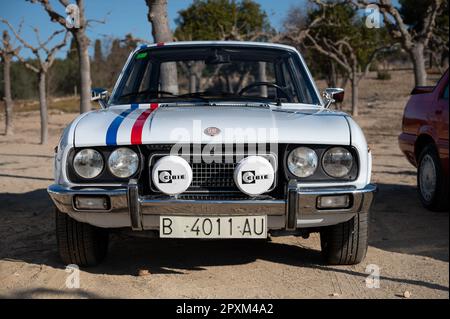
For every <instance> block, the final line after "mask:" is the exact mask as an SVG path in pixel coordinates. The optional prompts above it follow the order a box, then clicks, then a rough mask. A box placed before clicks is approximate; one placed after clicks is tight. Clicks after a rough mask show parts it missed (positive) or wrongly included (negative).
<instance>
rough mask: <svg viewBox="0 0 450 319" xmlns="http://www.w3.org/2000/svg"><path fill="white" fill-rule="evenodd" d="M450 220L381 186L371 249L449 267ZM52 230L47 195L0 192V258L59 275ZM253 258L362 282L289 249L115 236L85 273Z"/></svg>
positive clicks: (399, 189)
mask: <svg viewBox="0 0 450 319" xmlns="http://www.w3.org/2000/svg"><path fill="white" fill-rule="evenodd" d="M448 219H449V216H448V213H445V212H444V213H433V212H430V211H427V210H425V209H423V208H422V206H421V205H420V202H419V200H418V198H417V195H416V190H415V188H414V187H411V186H402V185H390V184H381V185H379V193H378V194H377V196H376V200H375V204H374V206H373V209H372V214H371V231H370V238H371V240H370V245H371V246H373V247H376V248H379V249H382V250H385V251H391V252H398V253H404V254H413V255H421V256H427V257H431V258H435V259H439V260H443V261H448V241H449V237H448V226H449V225H448ZM53 223H54V222H53V210H52V204H51V201H50V199H49V197H48V195H47V192H46V190H45V189H40V190H36V191H33V192H29V193H24V194H10V193H0V259H2V260H22V261H25V262H27V263H31V264H36V265H41V264H45V265H48V266H51V267H54V268H63V265H62V264H61V262H60V260H59V258H58V255H57V252H56V244H55V242H56V240H55V235H54V224H53ZM256 259H263V260H268V261H271V262H274V263H282V264H288V265H292V266H298V267H313V268H317V269H323V270H326V271H337V272H343V273H349V274H352V275H357V276H364V277H365V276H367V274H365V273H358V272H355V271H353V270H351V269H348V268H345V269H344V268H343V267H341V268H339V267H338V268H335V267H327V266H325V265H324V264H323V262H322V259H321V256H320V252H319V251H317V250H314V249H310V248H306V247H301V246H299V245H294V244H283V243H273V242H269V241H249V240H247V241H245V240H227V241H197V240H161V239H145V238H132V237H128V236H124V235H121V234H114V235H113V236H112V240H111V246H110V251H109V255H108V258H107V260H106V261H105V263H104V264H102V265H101V266H98V267H93V268H88V269H86V271H88V272H92V273H100V274H115V275H123V274H126V275H135V274H136V273H137V272H138V270H139V269H148V270H149V271H150V272H151V273H153V274H158V273H159V274H163V273H172V274H183V272H184V271H201V270H202V269H203V268H204V267H207V266H223V265H237V264H245V263H250V262H253V261H254V260H256ZM385 279H389V280H393V281H395V280H397V279H395V278H385ZM398 280H400V279H398ZM401 281H402V282H407V281H408V280H404V279H401ZM411 283H412V284H418V285H423V286H429V287H430V288H433V289H448V288H446V287H443V286H439V285H435V284H432V283H426V282H417V283H414V280H411ZM438 286H439V287H438Z"/></svg>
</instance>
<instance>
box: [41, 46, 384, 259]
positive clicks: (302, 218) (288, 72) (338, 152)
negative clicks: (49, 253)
mask: <svg viewBox="0 0 450 319" xmlns="http://www.w3.org/2000/svg"><path fill="white" fill-rule="evenodd" d="M342 98H343V90H342V89H327V90H326V91H325V92H324V93H323V96H321V95H320V94H319V92H318V90H317V88H316V86H315V84H314V81H313V79H312V77H311V74H310V72H309V70H308V68H307V67H306V65H305V63H304V61H303V58H302V57H301V55H300V54H299V52H298V51H297V50H296V49H295V48H293V47H289V46H285V45H277V44H269V43H252V42H176V43H166V44H164V43H158V44H155V45H149V46H142V47H139V48H137V49H136V50H135V51H134V52H133V53H132V54H131V55H130V57H129V58H128V61H127V62H126V65H125V67H124V69H123V71H122V73H121V74H120V77H119V79H118V81H117V84H116V86H115V87H114V90H113V92H112V93H111V95H109V94H108V93H107V92H106V91H104V90H102V89H94V90H93V100H97V101H98V102H99V103H100V105H101V106H102V108H101V109H99V110H95V111H91V112H88V113H85V114H81V115H80V116H78V117H77V118H76V119H75V120H74V121H73V122H72V123H71V124H70V125H69V126H68V127H67V128H66V129H65V130H64V132H63V134H62V137H61V140H60V142H59V145H58V147H57V149H56V155H55V183H54V184H53V185H51V186H49V187H48V193H49V194H50V196H51V198H52V200H53V202H54V204H55V206H56V230H57V241H58V249H59V253H60V256H61V258H62V260H63V261H64V262H65V263H71V264H78V265H80V266H89V265H95V264H97V263H99V262H100V261H102V259H103V258H104V257H105V256H106V253H107V249H108V231H109V230H110V229H125V230H127V231H128V232H130V233H137V232H140V234H141V235H142V234H149V235H153V236H154V235H155V234H156V235H157V236H159V237H161V238H199V239H213V238H214V239H217V238H220V239H228V238H242V239H265V238H268V236H276V235H298V236H303V237H304V238H307V237H308V236H309V234H310V233H311V232H320V239H321V246H322V251H323V255H324V257H325V260H326V261H327V262H328V263H330V264H355V263H358V262H360V261H361V260H362V259H363V258H364V257H365V254H366V251H367V243H368V223H369V218H368V213H369V208H370V206H371V203H372V199H373V194H374V192H375V190H376V186H375V185H373V184H370V178H371V166H372V163H371V153H370V150H369V148H368V146H367V143H366V140H365V138H364V135H363V132H362V131H361V129H360V128H359V126H358V125H357V124H356V123H355V122H354V120H353V119H352V118H351V117H350V116H348V115H347V114H346V113H342V112H336V111H332V110H330V109H329V106H330V104H331V103H333V102H334V101H338V100H342Z"/></svg>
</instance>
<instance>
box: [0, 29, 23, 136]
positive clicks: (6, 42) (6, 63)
mask: <svg viewBox="0 0 450 319" xmlns="http://www.w3.org/2000/svg"><path fill="white" fill-rule="evenodd" d="M2 45H3V46H2V47H1V48H0V58H1V60H2V63H3V89H4V94H5V96H4V97H3V100H4V101H5V134H6V135H11V134H13V129H14V126H13V109H14V104H13V100H12V94H11V60H12V59H13V57H14V56H15V55H17V54H18V52H19V50H20V48H19V47H17V48H14V47H13V45H12V44H11V39H10V37H9V33H8V31H7V30H5V31H3V36H2Z"/></svg>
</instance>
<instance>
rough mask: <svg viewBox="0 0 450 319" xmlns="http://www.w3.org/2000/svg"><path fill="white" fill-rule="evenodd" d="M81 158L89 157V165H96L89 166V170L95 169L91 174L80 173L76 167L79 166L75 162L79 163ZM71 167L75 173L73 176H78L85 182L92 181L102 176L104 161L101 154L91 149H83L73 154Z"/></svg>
mask: <svg viewBox="0 0 450 319" xmlns="http://www.w3.org/2000/svg"><path fill="white" fill-rule="evenodd" d="M82 156H90V157H91V158H90V159H88V160H89V161H91V163H93V162H96V165H94V166H92V165H90V166H91V168H93V169H95V171H94V173H93V174H86V173H84V172H82V170H81V169H80V167H79V166H78V165H79V164H78V165H77V161H81V160H82V158H81V157H82ZM85 160H86V159H85ZM72 167H73V171H74V172H75V174H76V175H77V176H79V177H80V178H83V179H86V180H92V179H94V178H96V177H98V176H100V175H101V174H102V172H103V171H104V169H105V160H104V158H103V155H102V153H101V152H99V151H97V150H95V149H93V148H84V149H82V150H80V151H78V152H76V153H75V154H74V156H73V159H72ZM77 167H78V168H77Z"/></svg>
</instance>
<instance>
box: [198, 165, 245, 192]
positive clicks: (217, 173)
mask: <svg viewBox="0 0 450 319" xmlns="http://www.w3.org/2000/svg"><path fill="white" fill-rule="evenodd" d="M236 165H237V164H236V163H215V162H213V163H191V167H192V183H191V187H190V188H189V190H202V189H205V190H210V191H214V190H220V191H235V190H237V188H236V184H235V183H234V179H233V174H234V169H235V167H236Z"/></svg>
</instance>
